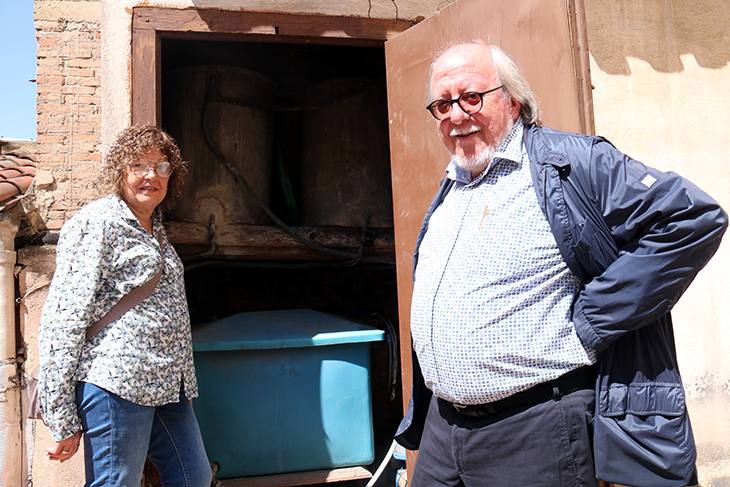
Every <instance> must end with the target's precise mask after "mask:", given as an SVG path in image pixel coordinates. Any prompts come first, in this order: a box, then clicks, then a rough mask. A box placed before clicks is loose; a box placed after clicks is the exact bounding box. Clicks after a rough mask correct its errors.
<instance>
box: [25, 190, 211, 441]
mask: <svg viewBox="0 0 730 487" xmlns="http://www.w3.org/2000/svg"><path fill="white" fill-rule="evenodd" d="M153 228H154V233H155V235H157V234H158V232H162V235H163V238H162V242H163V247H164V268H163V271H162V277H161V279H160V282H159V284H158V285H157V287H156V288H155V290H154V291H153V292H152V294H151V295H150V296H149V297H147V298H146V299H145V300H144V301H143V302H142V303H140V304H138V305H137V306H135V307H134V308H133V309H131V310H130V311H128V312H127V313H125V314H124V315H123V316H121V317H120V318H118V319H117V320H115V321H113V322H112V323H110V324H109V325H107V326H106V327H105V328H104V329H102V330H101V331H100V332H99V333H97V334H96V335H95V336H94V337H92V338H91V339H90V340H89V341H88V342H87V341H86V336H85V335H86V328H87V327H89V326H90V325H92V324H93V323H95V322H96V321H98V320H99V319H100V318H101V317H102V316H104V315H105V314H106V313H107V312H108V311H109V310H110V309H111V308H112V307H113V306H114V305H115V304H116V303H117V302H118V301H119V300H120V299H121V298H122V296H124V295H125V294H127V293H129V291H131V290H132V289H134V288H135V287H138V286H141V285H142V284H144V283H145V282H147V281H148V280H149V279H150V278H152V277H153V276H154V274H156V273H157V271H158V269H159V267H160V263H161V262H160V257H161V254H160V245H159V243H158V242H157V239H156V238H155V237H154V236H152V235H150V234H149V233H148V232H147V231H145V230H144V229H143V228H142V225H140V223H139V221H138V220H137V218H136V217H135V216H134V214H133V213H132V211H131V210H130V209H129V207H128V206H127V205H126V203H124V201H123V200H122V199H120V198H119V197H117V196H114V195H112V196H107V197H106V198H102V199H100V200H97V201H94V202H93V203H91V204H89V205H88V206H86V207H85V208H84V209H82V210H81V211H79V212H78V213H77V214H76V215H74V217H73V218H71V219H70V220H69V221H68V222H67V223H66V224H65V225H64V226H63V228H62V230H61V235H60V238H59V241H58V247H57V250H56V273H55V275H54V276H53V280H52V282H51V287H50V290H49V293H48V298H47V299H46V302H45V305H44V307H43V314H42V317H41V323H40V327H39V331H38V348H39V355H40V363H41V374H40V380H39V399H40V404H41V413H42V415H43V418H44V420H45V422H46V424H47V425H48V426H49V427H50V428H51V433H52V436H53V439H54V440H55V441H59V440H62V439H64V438H67V437H69V436H71V435H72V434H74V433H75V432H76V431H78V430H79V429H81V423H80V422H79V418H78V415H77V413H76V402H75V389H76V382H89V383H92V384H95V385H97V386H99V387H101V388H103V389H105V390H107V391H109V392H112V393H114V394H116V395H118V396H120V397H122V398H124V399H126V400H128V401H131V402H133V403H135V404H140V405H143V406H160V405H163V404H167V403H171V402H177V401H178V399H179V397H180V388H181V387H183V386H184V387H185V396H186V397H187V398H188V399H190V398H193V397H196V396H197V395H198V385H197V382H196V380H195V369H194V366H193V351H192V342H191V331H190V317H189V314H188V306H187V301H186V298H185V284H184V278H183V267H182V262H181V261H180V257H179V256H178V255H177V253H176V252H175V249H174V248H173V247H172V245H170V244H169V243H168V242H167V238H166V237H165V233H164V232H165V230H164V228H163V226H162V223H161V219H160V215H159V213H157V214H156V215H155V218H154V223H153Z"/></svg>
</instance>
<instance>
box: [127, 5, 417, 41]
mask: <svg viewBox="0 0 730 487" xmlns="http://www.w3.org/2000/svg"><path fill="white" fill-rule="evenodd" d="M411 25H413V24H412V23H411V22H405V21H402V20H386V19H368V18H361V17H333V16H324V15H293V14H281V13H279V14H275V13H259V12H241V11H225V10H213V9H193V8H188V9H170V8H156V7H135V9H134V28H135V29H139V30H154V31H164V32H197V33H219V34H254V35H264V36H284V37H308V38H345V39H368V40H372V41H380V43H381V44H382V42H383V41H385V40H387V39H390V38H391V37H393V36H394V35H396V34H399V33H400V32H403V31H404V30H406V29H407V28H409V27H411Z"/></svg>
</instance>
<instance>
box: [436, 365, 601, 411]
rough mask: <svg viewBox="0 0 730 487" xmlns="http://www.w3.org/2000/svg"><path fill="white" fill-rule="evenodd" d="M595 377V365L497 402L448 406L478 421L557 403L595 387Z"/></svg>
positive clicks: (576, 370) (596, 371)
mask: <svg viewBox="0 0 730 487" xmlns="http://www.w3.org/2000/svg"><path fill="white" fill-rule="evenodd" d="M596 377H598V367H597V365H590V366H588V365H586V366H584V367H581V368H579V369H575V370H572V371H570V372H568V373H567V374H563V375H561V376H560V377H558V378H557V379H553V380H550V381H547V382H543V383H541V384H537V385H536V386H533V387H531V388H529V389H527V390H526V391H522V392H518V393H517V394H513V395H511V396H509V397H506V398H504V399H500V400H499V401H494V402H490V403H487V404H476V405H464V404H458V403H449V404H451V405H452V406H454V409H456V410H457V411H458V412H459V414H462V415H464V416H467V417H469V418H474V419H480V418H485V417H487V416H489V415H491V414H498V413H500V412H503V411H507V410H509V409H516V408H520V407H524V406H534V405H536V404H540V403H543V402H545V401H549V400H550V399H553V400H556V401H557V400H558V399H560V398H561V397H562V396H565V395H567V394H570V393H572V392H575V391H578V390H581V389H592V388H593V387H594V386H595V382H596Z"/></svg>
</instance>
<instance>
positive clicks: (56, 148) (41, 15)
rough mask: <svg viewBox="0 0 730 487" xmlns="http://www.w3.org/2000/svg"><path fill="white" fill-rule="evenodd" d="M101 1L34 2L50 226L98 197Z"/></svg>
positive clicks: (40, 123)
mask: <svg viewBox="0 0 730 487" xmlns="http://www.w3.org/2000/svg"><path fill="white" fill-rule="evenodd" d="M100 17H101V16H100V3H99V1H98V0H96V1H68V0H67V1H58V0H55V1H48V0H36V1H35V28H36V38H37V40H38V70H37V77H36V79H37V86H38V98H37V110H38V118H37V120H38V138H37V141H38V163H39V167H40V168H41V169H43V170H46V171H50V172H52V173H53V176H54V178H55V180H56V186H55V192H54V197H55V202H54V204H53V206H52V207H51V208H50V212H49V214H48V220H47V222H46V224H47V226H48V228H49V229H50V230H57V229H60V228H61V225H62V224H63V222H64V221H66V220H67V219H68V218H70V217H71V216H72V215H73V213H75V212H76V211H77V210H79V209H80V208H81V207H83V206H84V205H85V204H86V203H88V202H89V201H91V200H93V199H95V198H96V197H97V193H96V192H95V186H96V184H95V183H96V175H97V173H98V169H99V163H100V161H101V20H100Z"/></svg>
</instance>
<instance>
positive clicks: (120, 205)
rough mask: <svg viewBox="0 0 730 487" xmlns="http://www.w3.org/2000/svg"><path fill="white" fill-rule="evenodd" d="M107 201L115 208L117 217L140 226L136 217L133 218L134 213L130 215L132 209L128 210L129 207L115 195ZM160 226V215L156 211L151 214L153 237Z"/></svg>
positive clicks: (110, 196)
mask: <svg viewBox="0 0 730 487" xmlns="http://www.w3.org/2000/svg"><path fill="white" fill-rule="evenodd" d="M109 199H110V200H111V201H112V204H113V205H114V207H115V210H116V211H117V212H118V213H119V215H120V216H121V217H122V218H124V219H125V220H130V221H132V222H133V223H134V224H137V225H139V226H140V227H141V226H142V225H141V224H140V223H139V220H137V217H136V216H134V213H132V209H131V208H129V205H127V203H126V202H125V201H124V200H123V199H122V198H121V197H120V196H119V195H116V194H111V195H109ZM161 224H162V215H161V213H160V210H159V209H157V210H155V212H154V213H153V214H152V230H153V231H154V232H155V235H157V233H158V232H159V227H160V225H161Z"/></svg>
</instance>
